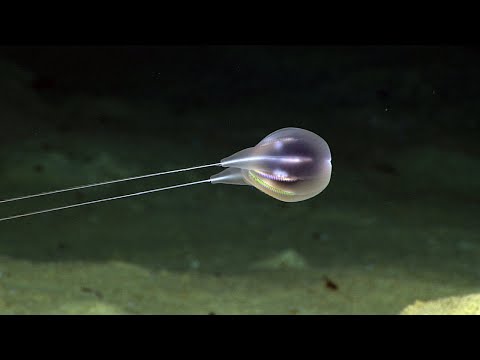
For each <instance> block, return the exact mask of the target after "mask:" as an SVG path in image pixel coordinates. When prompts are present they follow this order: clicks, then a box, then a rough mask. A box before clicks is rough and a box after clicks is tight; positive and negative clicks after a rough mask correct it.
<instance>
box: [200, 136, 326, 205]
mask: <svg viewBox="0 0 480 360" xmlns="http://www.w3.org/2000/svg"><path fill="white" fill-rule="evenodd" d="M331 160H332V158H331V154H330V149H329V147H328V144H327V143H326V142H325V140H323V139H322V138H321V137H320V136H318V135H317V134H315V133H313V132H311V131H308V130H304V129H300V128H284V129H280V130H277V131H275V132H273V133H271V134H270V135H268V136H267V137H266V138H264V139H263V140H262V141H260V142H259V143H258V144H257V145H256V146H254V147H252V148H247V149H244V150H241V151H239V152H237V153H235V154H233V155H232V156H229V157H227V158H225V159H222V161H221V165H222V166H223V167H228V169H226V170H224V171H222V172H220V173H219V174H217V175H214V176H212V177H211V178H210V180H211V182H212V183H213V184H215V183H226V184H237V185H240V184H244V185H251V186H254V187H256V188H257V189H259V190H260V191H262V192H264V193H266V194H268V195H270V196H272V197H274V198H276V199H278V200H281V201H286V202H295V201H302V200H306V199H309V198H311V197H313V196H315V195H317V194H319V193H320V192H322V191H323V190H324V189H325V188H326V187H327V185H328V183H329V182H330V176H331V173H332V164H331Z"/></svg>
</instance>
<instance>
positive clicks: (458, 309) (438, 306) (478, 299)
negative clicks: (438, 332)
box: [400, 294, 480, 315]
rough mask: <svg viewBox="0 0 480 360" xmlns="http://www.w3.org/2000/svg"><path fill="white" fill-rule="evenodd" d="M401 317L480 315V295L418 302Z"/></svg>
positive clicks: (410, 306) (404, 310) (409, 307)
mask: <svg viewBox="0 0 480 360" xmlns="http://www.w3.org/2000/svg"><path fill="white" fill-rule="evenodd" d="M400 314H401V315H480V294H471V295H466V296H453V297H448V298H444V299H438V300H433V301H418V300H417V301H416V302H415V303H414V304H412V305H409V306H407V307H406V308H405V309H403V310H402V312H401V313H400Z"/></svg>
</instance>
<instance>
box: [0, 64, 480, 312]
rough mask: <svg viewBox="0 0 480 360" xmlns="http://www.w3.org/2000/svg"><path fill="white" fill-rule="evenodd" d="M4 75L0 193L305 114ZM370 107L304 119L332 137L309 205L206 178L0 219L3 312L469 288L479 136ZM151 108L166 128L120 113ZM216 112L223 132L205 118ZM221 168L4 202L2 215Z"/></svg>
mask: <svg viewBox="0 0 480 360" xmlns="http://www.w3.org/2000/svg"><path fill="white" fill-rule="evenodd" d="M2 71H3V72H4V74H3V75H2V76H4V79H6V78H9V79H10V80H11V81H10V82H8V81H4V82H3V83H2V89H1V91H2V92H3V93H2V96H1V97H0V101H1V104H0V105H1V107H0V117H1V118H2V129H1V133H0V140H1V152H0V173H1V174H2V175H1V177H0V189H1V190H0V197H2V198H7V197H13V196H19V195H24V194H30V193H35V192H40V191H47V190H54V189H57V188H63V187H69V186H74V185H79V184H85V183H90V182H96V181H103V180H110V179H116V178H121V177H128V176H135V175H140V174H144V173H150V172H157V171H162V170H171V169H177V168H182V167H189V166H194V165H201V164H208V163H212V162H217V161H218V160H220V159H221V158H223V157H226V156H228V155H230V154H232V153H234V152H236V151H238V150H240V149H242V148H245V147H249V146H252V145H254V144H255V143H257V142H258V141H260V140H261V139H262V138H263V137H264V136H266V135H267V134H268V133H269V132H271V131H274V130H276V128H275V127H268V126H267V127H265V128H262V129H261V130H260V129H258V128H254V127H251V126H246V127H242V123H244V118H247V117H248V118H251V116H252V114H253V113H255V114H256V116H258V118H259V119H262V117H269V118H273V117H275V118H276V121H277V122H278V128H280V127H284V126H299V127H302V125H303V124H304V123H307V122H308V121H307V120H305V119H307V118H309V117H310V116H311V113H307V112H306V113H304V114H302V113H298V112H295V113H294V112H292V113H289V112H288V111H284V110H282V111H278V112H277V113H275V112H274V111H272V110H271V108H268V103H267V104H266V105H265V104H258V103H251V104H250V103H248V102H247V103H241V104H238V106H237V108H225V107H224V108H218V109H217V110H216V111H212V110H211V109H209V110H208V111H202V109H199V110H197V111H192V112H187V113H181V114H178V113H174V112H171V111H170V110H169V108H167V107H164V106H161V105H159V104H158V103H157V102H155V101H153V100H151V101H140V100H131V101H130V102H129V101H125V100H124V99H123V100H120V99H117V98H114V97H112V98H107V97H88V96H83V97H81V96H72V97H70V98H68V99H63V100H62V101H56V100H55V99H45V98H42V96H41V95H39V94H37V93H36V92H34V91H33V90H31V88H29V87H28V86H26V85H25V84H27V83H28V81H30V79H29V77H28V76H29V75H28V73H26V72H23V71H21V70H19V69H18V68H16V67H15V66H13V65H11V64H3V65H2ZM5 74H8V76H6V75H5ZM266 109H267V110H266ZM383 111H384V109H381V110H375V109H372V108H371V107H362V106H361V105H359V106H357V107H348V108H342V107H337V108H335V109H331V110H325V109H323V110H319V111H318V112H317V113H316V115H315V116H317V117H318V124H317V125H316V126H315V128H312V129H311V130H313V131H315V132H317V133H319V135H321V136H322V137H324V138H325V139H326V140H327V141H328V143H329V145H330V147H331V150H332V155H333V174H332V180H331V183H330V185H329V186H328V188H327V189H326V190H325V191H324V192H323V193H322V194H320V195H319V196H317V197H315V198H313V199H311V200H308V201H305V202H301V203H282V202H279V201H277V200H275V199H272V198H269V197H267V196H265V195H264V194H262V193H260V192H259V191H257V190H255V189H253V188H250V187H242V186H228V185H210V184H201V185H197V186H194V187H188V188H184V189H176V190H171V191H167V192H160V193H157V194H153V195H148V196H142V197H136V198H131V199H125V200H121V201H116V202H112V203H106V204H99V205H95V206H87V207H82V208H78V209H70V210H66V211H64V212H58V213H51V214H45V215H39V216H34V217H30V218H24V219H17V220H12V221H7V222H0V313H2V314H32V313H42V314H43V313H45V314H50V313H54V314H60V313H69V314H84V313H88V314H118V313H121V314H146V313H155V314H396V313H400V312H401V311H402V309H404V308H405V307H407V306H408V305H411V304H413V303H415V301H429V300H436V299H439V298H444V297H450V296H462V295H467V294H473V293H478V292H480V267H479V266H478V264H479V259H480V233H479V230H480V224H479V221H478V218H479V216H478V215H479V210H480V205H479V204H480V201H479V200H480V197H479V194H480V182H479V179H480V157H479V155H480V154H479V152H478V146H475V141H474V140H472V139H473V138H474V134H469V133H468V132H467V133H466V134H465V135H464V137H462V138H461V139H460V138H454V137H449V136H448V135H443V136H442V135H441V134H433V133H434V130H433V129H432V132H429V131H424V132H422V135H421V136H418V137H417V138H415V139H414V140H412V141H410V140H411V139H408V136H410V134H411V133H408V131H407V130H405V131H404V132H402V131H403V130H402V129H395V134H394V135H392V134H391V133H390V132H391V131H393V130H391V129H392V123H395V121H397V120H398V119H402V118H403V117H407V116H411V114H410V113H407V112H404V113H400V114H398V113H397V114H395V113H394V115H391V114H390V113H387V112H383ZM391 111H392V112H394V111H395V109H392V110H391ZM430 115H431V114H430ZM437 115H438V116H443V117H444V118H448V117H449V116H458V112H457V111H456V109H454V108H452V109H448V108H447V109H445V108H444V109H442V112H441V113H440V112H439V113H438V114H437V113H435V114H434V115H432V116H437ZM147 117H157V118H163V119H165V118H168V119H171V123H176V124H177V126H171V127H168V126H165V122H161V123H160V124H159V125H154V124H153V125H152V126H151V128H150V129H138V131H136V130H135V129H132V128H131V127H129V125H128V124H131V123H135V121H136V119H138V118H147ZM332 117H334V118H337V119H342V118H352V117H359V118H364V119H370V123H371V126H372V127H374V128H375V131H366V130H365V129H363V128H362V127H360V126H358V127H355V126H352V128H351V129H348V130H341V129H342V128H345V129H347V128H346V126H345V124H344V123H341V121H340V122H339V124H340V125H338V128H335V125H331V123H330V125H329V126H328V127H327V128H326V129H325V131H324V130H323V126H322V118H332ZM42 119H44V120H45V121H42ZM64 119H69V121H67V122H65V121H64ZM215 121H216V122H217V123H218V122H220V121H225V122H228V123H229V124H231V126H223V127H220V128H218V129H217V128H215V126H214V125H211V124H212V123H213V124H215ZM402 121H403V120H402ZM112 122H113V123H115V126H110V125H109V124H111V123H112ZM182 122H185V123H186V124H188V126H187V125H186V126H185V127H181V126H178V124H179V123H180V124H181V123H182ZM72 124H73V125H72ZM385 124H387V125H388V126H387V125H385ZM112 128H115V129H116V131H112V130H111V129H112ZM180 130H181V131H180ZM397 134H400V135H398V136H397ZM405 134H407V135H405ZM425 134H429V137H428V138H423V139H422V136H425ZM405 137H407V139H405ZM383 138H385V140H382V139H383ZM359 139H361V141H358V140H359ZM365 139H367V140H365ZM369 139H371V141H370V140H369ZM465 139H466V140H465ZM469 139H470V140H469ZM359 143H361V146H359ZM370 143H371V144H372V145H371V146H369V144H370ZM469 144H470V145H469ZM359 147H360V148H359ZM219 170H220V169H217V168H210V169H202V170H200V171H195V172H192V173H190V172H189V173H183V174H177V175H172V176H165V177H160V178H154V179H148V180H145V181H140V182H134V183H128V184H121V185H118V186H109V187H105V188H98V189H90V190H84V191H78V192H75V193H69V194H60V195H57V196H53V197H49V198H38V199H32V200H29V201H24V202H18V203H5V204H0V217H3V216H9V215H13V214H16V213H19V212H25V211H32V210H36V209H41V208H47V207H55V206H61V205H65V204H69V203H73V202H81V201H88V200H93V199H96V198H100V197H105V196H114V195H118V194H123V193H126V192H133V191H140V190H143V189H150V188H153V187H161V186H168V185H172V184H177V183H181V182H189V181H195V180H201V179H205V178H208V177H209V176H210V175H212V174H214V173H215V172H216V171H219Z"/></svg>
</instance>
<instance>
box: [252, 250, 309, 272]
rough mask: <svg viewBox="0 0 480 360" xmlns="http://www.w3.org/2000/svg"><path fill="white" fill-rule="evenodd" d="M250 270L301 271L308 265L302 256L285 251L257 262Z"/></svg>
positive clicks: (293, 251)
mask: <svg viewBox="0 0 480 360" xmlns="http://www.w3.org/2000/svg"><path fill="white" fill-rule="evenodd" d="M251 268H252V269H268V270H272V269H273V270H280V269H284V270H286V269H295V270H302V269H307V268H309V265H308V263H307V261H306V260H305V258H304V257H303V256H302V255H300V254H299V253H297V252H296V251H295V250H293V249H287V250H284V251H282V252H280V253H278V254H275V255H273V256H271V257H269V258H267V259H264V260H261V261H257V262H256V263H254V264H252V265H251Z"/></svg>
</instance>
